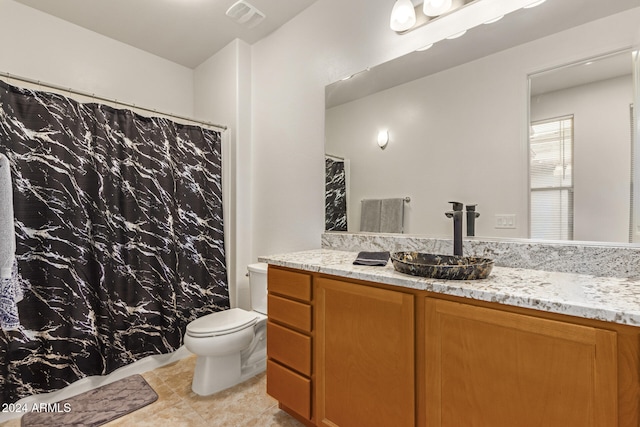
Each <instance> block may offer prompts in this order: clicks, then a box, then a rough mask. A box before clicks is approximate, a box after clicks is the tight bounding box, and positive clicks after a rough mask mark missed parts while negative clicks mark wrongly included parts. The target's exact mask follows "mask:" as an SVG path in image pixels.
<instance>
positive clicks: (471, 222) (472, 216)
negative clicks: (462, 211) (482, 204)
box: [467, 205, 480, 237]
mask: <svg viewBox="0 0 640 427" xmlns="http://www.w3.org/2000/svg"><path fill="white" fill-rule="evenodd" d="M476 206H478V205H467V236H469V237H471V236H475V235H476V218H478V217H479V216H480V213H479V212H476Z"/></svg>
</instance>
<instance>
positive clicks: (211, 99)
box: [194, 39, 255, 309]
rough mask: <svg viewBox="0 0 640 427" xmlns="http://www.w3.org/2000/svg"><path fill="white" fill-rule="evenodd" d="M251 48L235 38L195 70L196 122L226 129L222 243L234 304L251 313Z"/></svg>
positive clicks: (253, 260) (252, 260)
mask: <svg viewBox="0 0 640 427" xmlns="http://www.w3.org/2000/svg"><path fill="white" fill-rule="evenodd" d="M250 71H251V47H250V46H249V45H248V44H247V43H245V42H243V41H241V40H239V39H236V40H234V41H233V42H231V43H229V44H228V45H227V46H226V47H225V48H224V49H222V50H221V51H219V52H218V53H216V55H214V56H213V57H211V58H209V59H208V60H207V61H205V62H204V63H202V64H200V65H199V66H198V67H197V68H196V69H195V73H194V74H195V83H194V91H195V94H196V95H195V112H194V114H195V117H215V120H217V121H218V122H219V123H224V124H225V125H227V126H228V127H229V130H228V131H227V136H228V143H227V144H225V150H224V153H223V156H224V159H223V182H224V183H226V184H225V185H224V187H225V188H229V191H228V192H226V193H225V199H224V204H225V217H224V223H225V224H224V225H225V242H226V251H227V266H228V275H229V283H230V287H229V290H230V297H231V301H232V305H234V306H239V307H242V308H247V309H248V308H250V298H249V295H250V294H249V288H248V279H247V277H246V276H245V273H246V272H247V265H248V264H250V263H252V262H255V259H252V258H251V229H250V227H249V224H250V223H251V189H250V186H249V184H250V177H251V150H250V141H251V108H250V103H251V75H250Z"/></svg>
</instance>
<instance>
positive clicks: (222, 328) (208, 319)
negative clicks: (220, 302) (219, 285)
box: [187, 308, 258, 338]
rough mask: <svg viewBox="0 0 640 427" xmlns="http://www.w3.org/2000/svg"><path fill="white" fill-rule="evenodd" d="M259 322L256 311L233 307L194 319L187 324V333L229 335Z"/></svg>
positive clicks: (202, 335)
mask: <svg viewBox="0 0 640 427" xmlns="http://www.w3.org/2000/svg"><path fill="white" fill-rule="evenodd" d="M257 322H258V316H257V314H256V313H254V312H251V311H246V310H243V309H241V308H232V309H229V310H225V311H218V312H215V313H211V314H207V315H206V316H202V317H200V318H198V319H196V320H194V321H193V322H191V323H189V324H188V325H187V335H189V336H192V337H196V338H201V337H215V336H219V335H227V334H232V333H234V332H237V331H240V330H242V329H245V328H248V327H250V326H253V325H255V324H256V323H257Z"/></svg>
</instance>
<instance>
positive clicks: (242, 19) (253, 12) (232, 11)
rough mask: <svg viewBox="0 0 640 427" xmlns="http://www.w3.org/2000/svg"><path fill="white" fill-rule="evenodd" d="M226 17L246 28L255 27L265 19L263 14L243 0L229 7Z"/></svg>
mask: <svg viewBox="0 0 640 427" xmlns="http://www.w3.org/2000/svg"><path fill="white" fill-rule="evenodd" d="M227 16H228V17H230V18H231V19H233V20H234V21H236V22H237V23H238V24H241V25H243V26H245V27H247V28H253V27H255V26H257V25H258V24H259V23H261V22H262V21H263V20H264V18H265V14H264V13H262V12H260V11H259V10H258V9H256V7H255V6H254V5H252V4H249V3H247V2H246V1H244V0H240V1H237V2H235V3H234V4H232V5H231V7H230V8H229V9H227Z"/></svg>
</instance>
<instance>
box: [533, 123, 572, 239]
mask: <svg viewBox="0 0 640 427" xmlns="http://www.w3.org/2000/svg"><path fill="white" fill-rule="evenodd" d="M530 150H531V154H530V167H529V182H530V189H531V193H530V196H531V197H530V206H531V212H530V217H531V226H530V227H531V231H530V234H531V238H534V239H551V240H571V239H573V116H565V117H559V118H553V119H549V120H542V121H538V122H533V123H532V124H531V137H530Z"/></svg>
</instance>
